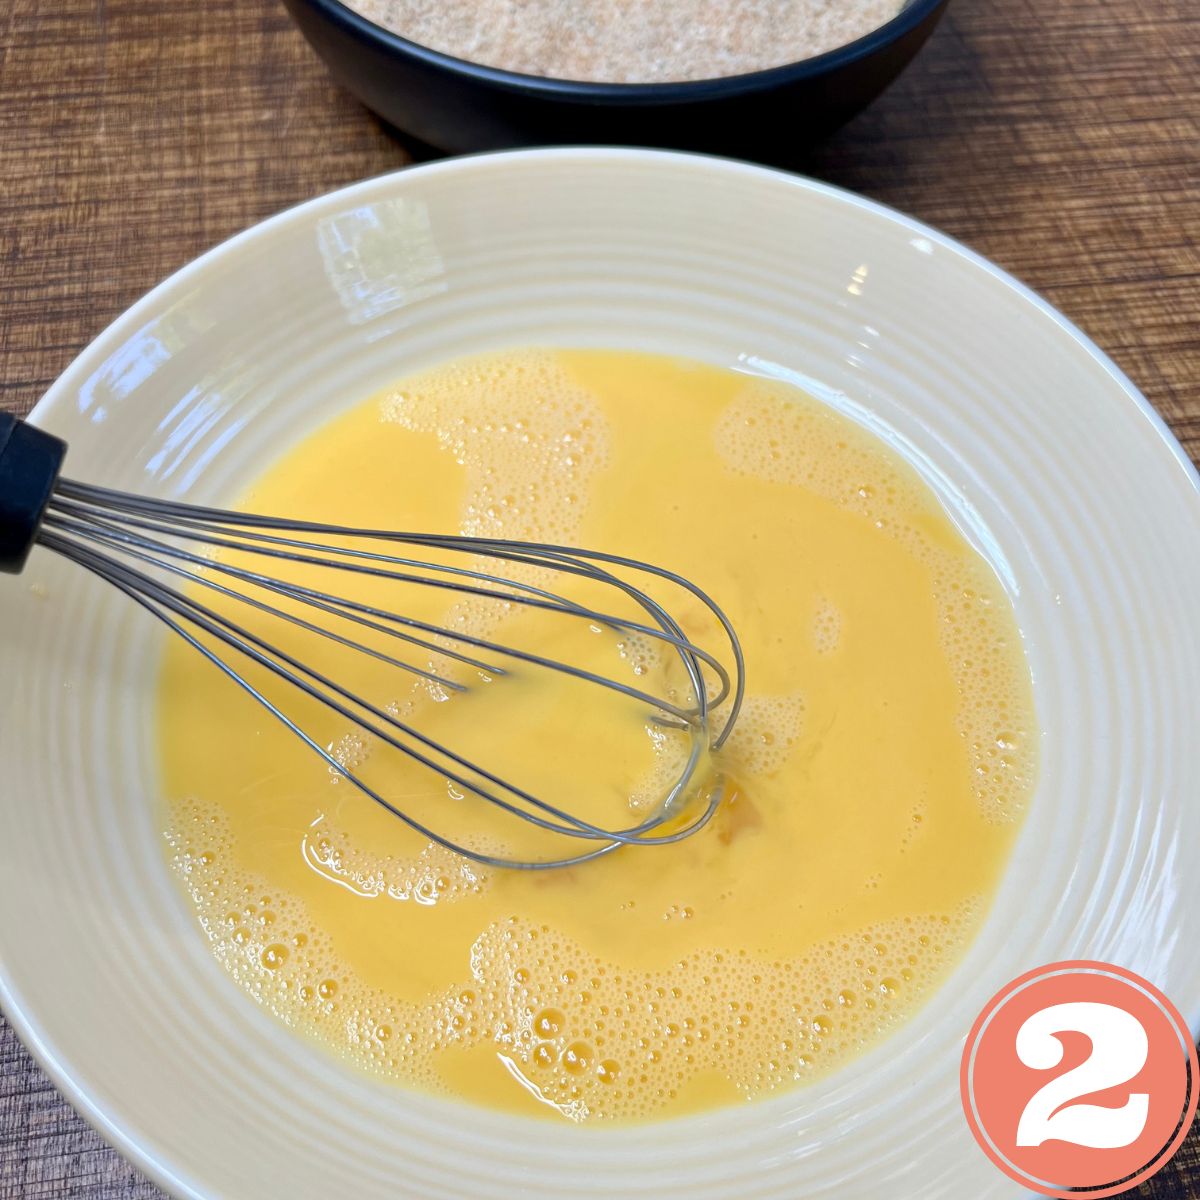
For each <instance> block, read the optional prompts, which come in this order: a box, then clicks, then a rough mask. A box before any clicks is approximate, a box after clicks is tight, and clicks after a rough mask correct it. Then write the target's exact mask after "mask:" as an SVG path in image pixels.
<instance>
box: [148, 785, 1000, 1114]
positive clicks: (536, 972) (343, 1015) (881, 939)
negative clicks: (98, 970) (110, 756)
mask: <svg viewBox="0 0 1200 1200" xmlns="http://www.w3.org/2000/svg"><path fill="white" fill-rule="evenodd" d="M168 842H169V845H170V848H171V861H172V865H173V867H174V869H175V871H176V872H177V874H178V875H179V877H180V879H181V881H182V882H183V884H184V886H185V888H186V889H187V891H188V893H189V894H190V896H191V898H192V901H193V903H194V904H195V907H196V910H197V912H198V913H199V916H200V921H201V925H202V927H203V929H204V931H205V933H206V935H207V937H208V939H209V941H210V943H211V945H212V948H213V950H214V952H215V954H216V957H217V959H218V960H219V961H220V962H221V964H222V965H223V966H224V968H225V970H226V971H227V972H228V973H229V974H230V975H231V976H232V977H233V978H234V979H235V980H237V981H238V983H239V984H241V985H242V987H243V988H245V990H246V991H247V992H248V993H249V994H250V995H251V996H252V997H253V998H254V1000H255V1001H256V1002H257V1003H258V1004H260V1005H262V1006H263V1007H264V1008H266V1009H268V1010H270V1011H271V1012H272V1013H274V1014H275V1015H276V1016H277V1017H278V1018H279V1019H281V1020H282V1021H283V1022H285V1023H286V1024H287V1025H288V1026H289V1027H290V1028H292V1029H295V1030H297V1031H298V1032H301V1033H303V1034H305V1035H307V1036H309V1037H311V1038H313V1039H315V1040H316V1041H318V1042H319V1043H321V1044H323V1045H325V1046H326V1047H327V1048H329V1049H330V1050H332V1051H334V1052H335V1053H337V1054H338V1055H340V1056H341V1057H343V1058H345V1059H346V1060H348V1061H349V1062H352V1063H354V1064H355V1065H356V1066H358V1067H360V1068H362V1069H363V1070H366V1071H368V1072H370V1073H371V1074H374V1075H377V1076H380V1077H382V1078H386V1079H390V1080H393V1081H395V1082H398V1083H403V1084H408V1085H416V1086H420V1087H422V1088H425V1089H427V1090H433V1091H439V1092H443V1093H444V1092H447V1091H448V1090H451V1089H448V1087H447V1084H446V1082H445V1079H444V1077H443V1074H442V1071H441V1068H440V1064H441V1062H442V1060H443V1056H444V1055H446V1054H447V1053H448V1052H452V1051H455V1050H464V1049H472V1048H485V1049H487V1050H488V1051H489V1052H494V1053H495V1054H496V1055H497V1056H498V1058H500V1059H502V1060H506V1061H508V1062H509V1063H511V1064H512V1067H513V1069H515V1070H516V1071H517V1072H519V1073H520V1074H521V1075H522V1076H523V1077H525V1078H527V1079H528V1080H530V1081H532V1083H533V1085H534V1086H536V1088H537V1090H538V1093H539V1095H540V1096H541V1098H542V1099H543V1100H544V1101H545V1102H546V1103H547V1104H549V1105H552V1106H553V1107H555V1108H557V1109H558V1110H559V1111H560V1112H561V1113H562V1114H563V1115H564V1116H566V1117H568V1118H569V1119H571V1120H574V1121H583V1120H618V1121H626V1120H637V1119H641V1118H646V1117H652V1116H654V1115H655V1114H656V1113H657V1112H659V1111H660V1110H662V1109H665V1108H668V1107H669V1106H670V1105H671V1104H672V1103H673V1102H674V1100H675V1099H676V1097H678V1096H679V1095H680V1094H681V1093H683V1092H684V1090H685V1088H686V1087H687V1085H688V1083H689V1081H690V1080H693V1079H695V1078H696V1077H698V1076H704V1075H706V1074H713V1075H716V1076H720V1077H721V1078H724V1079H725V1080H727V1081H728V1084H729V1086H730V1087H731V1088H732V1089H734V1090H735V1091H736V1092H737V1093H738V1094H740V1095H742V1096H745V1097H747V1098H750V1097H754V1096H760V1095H765V1094H768V1093H770V1092H772V1091H774V1090H776V1089H778V1088H781V1087H787V1086H790V1085H792V1084H794V1083H796V1082H797V1081H801V1080H806V1079H815V1078H818V1077H820V1076H821V1075H823V1074H825V1073H827V1072H829V1071H831V1070H833V1069H835V1068H836V1067H838V1066H839V1065H841V1064H842V1063H844V1062H845V1061H847V1060H848V1059H849V1058H851V1057H853V1056H854V1055H855V1054H856V1053H857V1052H859V1051H860V1050H861V1049H862V1048H863V1047H864V1046H865V1045H867V1044H869V1043H870V1042H872V1041H873V1040H874V1039H876V1038H877V1037H878V1036H879V1035H880V1034H881V1033H883V1032H886V1031H887V1030H888V1029H890V1028H891V1027H892V1026H893V1025H895V1024H897V1023H898V1022H899V1021H901V1020H903V1019H904V1018H905V1017H906V1016H907V1015H909V1014H910V1013H911V1011H912V1010H913V1009H914V1008H916V1007H917V1006H918V1005H919V1004H920V1003H921V1001H922V999H923V998H924V997H926V996H927V995H928V994H929V992H930V991H931V990H932V989H933V988H934V987H936V986H937V984H938V983H939V982H940V980H941V977H942V975H943V973H944V971H945V968H946V965H947V964H948V963H949V962H950V961H951V960H953V958H954V957H955V955H956V954H957V953H958V951H959V950H960V949H961V948H962V946H963V945H964V943H965V942H966V940H967V939H968V938H969V936H970V934H971V932H972V930H973V928H974V925H975V923H976V920H977V917H978V913H979V905H978V904H976V903H975V902H970V903H967V904H965V905H963V906H961V907H960V908H958V909H956V910H955V911H954V912H952V913H948V914H922V915H913V916H909V917H905V918H897V919H894V920H890V921H884V922H881V923H879V924H876V925H872V926H869V927H867V928H864V929H861V930H858V931H856V932H854V933H853V934H849V935H841V936H838V937H832V938H829V939H828V940H826V941H824V942H821V943H818V944H816V945H813V946H811V947H809V948H808V949H807V950H806V951H805V953H804V954H803V955H801V956H798V957H794V958H781V959H776V960H772V961H763V960H761V959H760V958H758V957H756V956H755V955H753V954H751V953H749V952H747V951H745V950H741V949H738V950H730V949H724V950H716V949H703V950H698V951H696V952H694V953H691V954H689V955H687V956H685V957H683V958H681V959H680V960H678V961H676V962H675V963H673V964H672V965H671V966H670V967H669V968H662V969H659V970H646V971H642V970H632V969H630V968H628V967H627V966H622V965H620V964H618V963H616V962H611V961H605V960H603V959H600V958H598V957H596V956H595V955H592V954H589V953H588V952H587V951H586V950H584V949H583V947H582V946H581V945H579V944H578V943H577V942H575V941H574V940H573V939H572V938H570V937H568V936H567V935H565V934H563V933H562V932H560V931H557V930H555V929H554V928H553V927H551V926H548V925H544V924H541V925H539V924H536V923H534V922H531V921H527V920H523V919H519V918H517V917H510V918H507V919H504V920H498V921H495V922H493V923H492V924H490V925H489V926H488V927H486V928H485V929H484V930H483V932H482V933H481V934H480V935H479V937H478V938H477V939H476V940H475V942H474V944H473V946H472V947H471V951H470V955H469V964H464V974H463V977H462V978H461V979H460V980H459V981H458V982H456V983H455V984H453V985H452V986H450V987H448V988H445V989H442V990H441V991H440V992H439V993H438V994H437V995H435V996H434V997H432V998H431V999H430V1000H429V1001H428V1002H426V1003H421V1004H414V1003H408V1002H405V1001H402V1000H400V999H398V998H396V997H394V996H389V995H388V994H387V993H386V992H384V991H383V990H381V989H378V988H373V987H370V986H368V985H366V984H365V983H363V982H362V981H361V980H360V979H358V978H357V977H356V976H355V973H354V972H353V971H352V970H351V969H350V968H349V966H348V964H347V963H346V962H345V961H343V960H342V959H341V958H340V957H339V955H338V953H337V951H336V948H335V947H334V946H333V944H332V943H331V941H330V940H329V938H328V937H327V936H325V935H324V934H323V933H322V931H321V930H320V929H319V928H318V927H316V926H315V924H314V923H313V922H312V921H311V919H310V917H309V916H308V914H307V912H306V911H305V908H304V906H303V905H302V904H301V903H299V902H298V901H295V900H291V899H289V898H288V897H286V896H282V895H269V894H267V891H266V889H265V885H264V884H263V882H262V881H261V880H259V879H256V878H255V877H254V876H253V875H252V874H249V873H246V872H245V871H243V870H240V869H238V868H236V867H235V866H234V865H233V864H232V862H231V861H230V849H231V846H230V837H229V832H228V827H227V824H226V823H225V819H224V818H223V817H222V816H221V814H220V812H219V810H217V809H216V808H215V807H211V806H206V805H203V804H201V803H199V802H198V801H195V800H190V801H186V802H184V803H181V804H179V805H177V806H176V808H175V810H174V813H173V821H172V827H171V831H170V833H169V834H168ZM677 907H678V908H679V911H678V912H676V913H672V914H671V917H672V919H683V917H684V914H683V908H684V906H677ZM266 911H269V912H271V914H272V920H271V921H270V922H268V923H267V924H266V925H265V926H264V925H263V924H262V923H260V922H259V921H258V920H257V917H258V916H260V915H261V914H262V913H263V912H266Z"/></svg>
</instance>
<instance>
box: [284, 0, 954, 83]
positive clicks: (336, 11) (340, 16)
mask: <svg viewBox="0 0 1200 1200" xmlns="http://www.w3.org/2000/svg"><path fill="white" fill-rule="evenodd" d="M299 2H300V3H305V4H308V5H309V6H310V7H312V8H314V9H317V10H319V11H320V12H321V13H323V15H324V16H325V17H326V18H328V19H329V20H330V21H332V22H333V23H334V24H335V25H338V26H340V27H341V29H342V30H343V31H344V32H345V33H348V34H350V35H351V36H352V37H354V38H356V39H357V40H359V41H364V42H372V43H376V44H378V45H382V46H383V47H385V48H386V49H388V50H390V51H391V52H392V53H393V54H395V55H398V56H400V57H407V58H415V59H417V60H418V61H419V62H422V63H424V64H425V65H427V66H431V67H436V68H440V69H441V70H443V71H446V72H448V73H450V74H453V75H460V76H466V77H467V78H469V79H472V80H474V81H476V82H478V83H488V84H492V85H495V86H499V87H504V88H508V89H510V90H513V91H523V92H529V93H535V94H538V95H541V96H542V97H544V98H545V99H548V100H552V99H559V100H607V101H611V102H616V103H621V102H625V103H629V104H641V103H664V102H666V103H670V102H676V103H680V102H687V101H693V100H713V99H722V98H725V97H729V96H736V95H740V94H743V93H746V92H754V91H760V90H766V89H769V88H773V87H778V86H781V85H783V84H788V83H793V82H796V81H798V80H802V79H812V78H816V77H819V76H821V75H825V74H827V73H830V72H833V71H836V70H838V69H839V68H841V67H843V66H845V65H847V64H849V63H853V62H857V61H858V60H860V59H863V58H867V57H869V56H870V55H872V54H874V53H875V52H876V51H877V50H880V49H882V48H883V47H885V46H888V45H890V44H891V43H893V42H895V41H898V40H899V39H900V38H902V37H904V36H905V34H908V33H910V32H912V30H914V29H916V28H917V27H918V26H919V25H921V24H922V22H924V21H925V20H926V19H927V18H928V17H930V16H931V15H932V14H933V13H935V12H936V11H937V10H938V9H939V8H941V7H942V6H943V5H945V4H946V3H947V2H948V0H909V3H907V4H906V5H905V6H904V7H903V8H902V9H901V10H900V11H899V12H898V13H897V14H896V15H895V16H894V17H892V18H891V20H889V21H886V22H885V23H884V24H882V25H880V26H879V28H878V29H873V30H871V32H869V33H866V34H863V36H862V37H860V38H856V39H855V40H854V41H852V42H847V43H846V44H845V45H844V46H837V47H835V48H834V49H832V50H827V51H825V52H824V53H823V54H817V55H814V56H813V57H812V58H805V59H800V60H799V61H798V62H793V63H784V64H783V65H782V66H778V67H766V68H764V69H763V70H760V71H748V72H745V73H744V74H740V75H723V76H718V77H717V78H713V79H686V80H676V81H673V82H671V81H669V82H663V83H604V82H598V81H593V80H582V79H580V80H572V79H560V78H558V77H555V76H548V75H527V74H524V73H522V72H519V71H508V70H505V69H504V68H502V67H489V66H486V65H485V64H483V63H477V62H472V61H471V60H470V59H466V58H457V57H455V56H454V55H452V54H446V53H444V52H443V51H441V50H434V49H432V48H430V47H429V46H423V45H422V44H421V43H420V42H414V41H410V40H409V39H408V38H405V37H402V36H401V35H400V34H398V33H394V32H393V31H392V30H390V29H387V28H385V27H384V26H383V25H378V24H376V23H375V22H374V21H371V20H369V19H368V18H367V17H364V16H363V15H362V14H361V13H359V12H356V11H355V10H354V9H352V8H351V7H350V6H349V5H348V4H346V3H345V2H344V0H299Z"/></svg>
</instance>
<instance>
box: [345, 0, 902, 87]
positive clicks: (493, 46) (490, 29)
mask: <svg viewBox="0 0 1200 1200" xmlns="http://www.w3.org/2000/svg"><path fill="white" fill-rule="evenodd" d="M345 2H346V3H347V4H348V5H349V7H351V8H353V9H355V10H356V11H357V12H359V13H361V14H362V15H363V16H364V17H366V18H368V19H369V20H371V21H374V22H375V23H376V24H377V25H382V26H384V28H386V29H390V30H392V31H393V32H395V33H398V34H400V35H401V36H402V37H405V38H408V39H409V40H410V41H414V42H417V43H419V44H420V45H422V46H428V47H429V48H430V49H433V50H440V51H442V52H443V53H444V54H452V55H454V56H455V57H456V58H463V59H467V60H468V61H470V62H475V63H481V64H483V65H484V66H489V67H499V68H501V69H503V70H507V71H519V72H521V73H523V74H526V75H544V76H549V77H551V78H555V79H571V80H586V81H590V82H596V83H667V82H678V81H682V80H687V79H717V78H720V77H723V76H727V75H742V74H745V73H746V72H748V71H761V70H765V69H767V68H768V67H779V66H783V65H785V64H786V63H793V62H800V61H802V60H803V59H806V58H812V57H813V56H814V55H817V54H823V53H825V51H827V50H834V49H836V48H837V47H838V46H844V45H846V44H847V43H848V42H852V41H854V40H855V39H856V38H860V37H862V36H864V35H865V34H868V33H870V32H871V31H872V30H875V29H878V28H879V27H880V26H881V25H883V24H885V23H886V22H887V21H890V20H891V19H892V17H894V16H896V14H897V13H898V12H899V11H900V10H901V8H903V3H902V0H345Z"/></svg>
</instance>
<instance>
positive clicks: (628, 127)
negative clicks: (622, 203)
mask: <svg viewBox="0 0 1200 1200" xmlns="http://www.w3.org/2000/svg"><path fill="white" fill-rule="evenodd" d="M284 3H285V4H286V5H287V7H288V10H289V11H290V12H291V14H292V16H293V18H294V19H295V21H296V23H297V24H298V25H299V26H300V29H301V30H302V32H303V33H304V36H305V37H306V38H307V39H308V41H309V42H310V43H311V45H312V47H313V49H315V50H316V52H317V53H318V54H319V55H320V56H321V58H323V59H324V60H325V63H326V64H327V65H328V67H329V69H330V71H331V72H332V73H333V75H334V77H335V78H336V79H337V80H338V81H339V82H340V83H341V84H342V85H343V86H345V87H346V88H348V89H349V90H350V91H351V92H353V93H354V95H355V96H357V97H358V98H359V99H360V100H361V101H362V102H363V103H364V104H365V105H367V107H368V108H370V109H372V110H373V111H374V112H376V113H377V114H378V115H379V116H380V117H382V118H383V119H384V120H385V121H387V122H388V123H389V124H391V125H393V126H395V127H396V128H397V129H399V130H400V131H401V132H402V133H405V134H408V135H409V136H411V137H414V138H416V139H418V140H419V141H421V142H424V143H426V144H428V145H430V146H433V147H436V148H437V149H439V150H444V151H448V152H451V153H463V152H468V151H475V150H495V149H502V148H505V147H512V146H525V145H537V144H543V143H564V142H566V143H620V144H625V145H642V146H663V147H675V148H679V149H688V150H704V151H710V152H715V153H732V154H737V155H740V156H743V157H758V158H765V159H770V160H780V159H787V158H789V157H792V156H794V155H795V154H797V153H799V152H800V151H803V150H804V149H805V148H807V147H808V146H810V145H811V144H813V143H814V142H816V141H818V140H819V139H820V138H822V137H824V136H825V135H826V134H829V133H831V132H832V131H833V130H835V129H837V128H838V127H839V126H841V125H843V124H845V122H846V121H848V120H849V119H850V118H851V117H853V116H854V115H855V114H856V113H858V112H859V111H860V110H861V109H863V108H864V107H866V105H867V104H869V103H870V102H871V101H872V100H873V99H875V97H876V96H878V95H879V94H880V92H882V91H883V90H884V89H885V88H886V87H887V86H888V85H889V84H890V83H891V82H892V80H894V79H895V78H896V76H897V75H899V74H900V72H901V71H902V70H903V69H904V68H905V67H906V66H907V65H908V63H909V62H910V61H911V60H912V58H913V56H914V55H915V54H916V53H917V51H918V50H919V49H920V48H921V46H922V45H923V44H924V42H925V40H926V38H928V37H929V35H930V33H932V31H933V29H934V27H935V26H936V24H937V22H938V19H939V18H940V17H941V14H942V11H943V9H944V8H945V6H946V3H947V0H910V2H909V3H908V4H906V5H905V7H904V8H903V9H902V10H901V11H900V12H899V13H898V14H897V15H896V16H895V17H893V18H892V19H891V20H890V21H888V22H887V23H886V24H884V25H882V26H880V27H879V28H878V29H876V30H874V31H873V32H871V33H868V34H866V35H865V36H863V37H860V38H857V39H856V40H854V41H852V42H850V43H848V44H847V45H845V46H840V47H838V48H837V49H835V50H830V51H828V52H827V53H824V54H819V55H817V56H815V57H813V58H807V59H804V60H802V61H799V62H794V63H789V64H787V65H784V66H778V67H772V68H770V69H768V70H760V71H753V72H750V73H747V74H740V75H729V76H725V77H722V78H716V79H702V80H687V81H683V82H670V83H598V82H580V81H572V80H567V79H557V78H549V77H544V76H539V75H527V74H519V73H517V72H515V71H506V70H500V69H498V68H496V67H491V66H484V65H481V64H479V63H474V62H468V61H467V60H465V59H461V58H455V57H453V56H452V55H449V54H445V53H442V52H440V51H438V50H433V49H430V48H428V47H426V46H422V45H419V44H418V43H416V42H413V41H409V40H407V39H406V38H403V37H401V36H399V35H398V34H396V33H393V32H391V31H390V30H388V29H385V28H384V27H383V26H382V25H377V24H375V23H374V22H373V21H370V20H368V19H367V18H366V17H363V16H361V15H360V14H359V13H357V12H355V11H354V10H353V9H351V8H349V7H347V6H346V5H345V4H343V3H341V0H284Z"/></svg>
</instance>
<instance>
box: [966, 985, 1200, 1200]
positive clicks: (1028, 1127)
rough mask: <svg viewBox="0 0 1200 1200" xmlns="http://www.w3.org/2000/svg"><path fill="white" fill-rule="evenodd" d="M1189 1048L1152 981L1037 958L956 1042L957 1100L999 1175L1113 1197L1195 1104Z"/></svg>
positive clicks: (1198, 1070) (1167, 1147)
mask: <svg viewBox="0 0 1200 1200" xmlns="http://www.w3.org/2000/svg"><path fill="white" fill-rule="evenodd" d="M1198 1075H1200V1066H1198V1064H1197V1058H1196V1047H1195V1045H1194V1043H1193V1042H1192V1036H1191V1033H1190V1032H1189V1030H1188V1027H1187V1023H1186V1022H1185V1021H1184V1019H1183V1018H1182V1017H1181V1016H1180V1015H1179V1012H1178V1010H1177V1009H1176V1008H1175V1006H1174V1005H1173V1004H1172V1003H1171V1002H1170V1001H1169V1000H1168V999H1167V998H1166V996H1164V995H1163V994H1162V992H1160V991H1159V990H1158V989H1157V988H1156V987H1155V986H1154V985H1153V984H1152V983H1149V982H1147V981H1146V980H1145V979H1142V978H1141V976H1139V975H1135V974H1134V973H1133V972H1132V971H1126V970H1125V969H1124V968H1123V967H1115V966H1113V965H1112V964H1111V963H1101V962H1060V963H1051V964H1050V965H1049V966H1045V967H1039V968H1038V969H1037V970H1036V971H1030V972H1029V973H1028V974H1027V975H1022V976H1021V977H1020V978H1019V979H1014V980H1013V981H1012V983H1010V984H1008V985H1007V986H1005V987H1003V988H1001V989H1000V991H999V992H997V993H996V995H995V996H993V997H992V999H991V1000H990V1001H989V1002H988V1004H987V1005H986V1006H985V1008H984V1010H983V1012H982V1013H980V1015H979V1019H978V1020H977V1021H976V1022H975V1025H974V1028H972V1030H971V1033H970V1036H969V1037H968V1038H967V1044H966V1047H965V1049H964V1050H963V1057H962V1068H961V1072H960V1080H961V1085H962V1102H963V1109H964V1111H965V1112H966V1115H967V1122H968V1124H969V1125H970V1126H971V1132H972V1133H973V1134H974V1135H975V1140H976V1141H977V1142H978V1143H979V1144H980V1146H982V1147H983V1150H984V1152H985V1153H986V1154H987V1156H988V1157H989V1158H990V1159H991V1160H992V1162H994V1163H995V1164H996V1166H998V1167H999V1168H1000V1169H1001V1170H1002V1171H1004V1172H1005V1174H1007V1175H1009V1176H1011V1177H1012V1178H1013V1179H1015V1180H1017V1182H1018V1183H1021V1184H1023V1185H1024V1186H1025V1187H1027V1188H1030V1189H1032V1190H1033V1191H1036V1192H1040V1193H1041V1194H1042V1195H1044V1196H1058V1197H1064V1198H1066V1197H1075V1196H1076V1195H1077V1191H1075V1190H1073V1189H1080V1188H1084V1189H1087V1194H1088V1195H1089V1196H1094V1197H1101V1196H1113V1195H1115V1194H1116V1193H1118V1192H1123V1191H1125V1190H1126V1189H1127V1188H1131V1187H1135V1186H1136V1185H1137V1184H1139V1183H1142V1182H1144V1181H1145V1180H1147V1179H1149V1178H1150V1176H1151V1175H1153V1174H1154V1173H1155V1172H1156V1171H1157V1170H1158V1169H1159V1168H1160V1167H1162V1166H1164V1165H1165V1164H1166V1163H1167V1161H1168V1160H1169V1159H1170V1157H1171V1155H1173V1154H1174V1153H1175V1151H1176V1150H1177V1149H1178V1148H1179V1146H1180V1144H1181V1143H1182V1142H1183V1139H1184V1138H1185V1137H1186V1136H1187V1131H1188V1128H1189V1127H1190V1126H1191V1123H1192V1119H1193V1118H1194V1117H1195V1115H1196V1100H1197V1076H1198Z"/></svg>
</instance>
